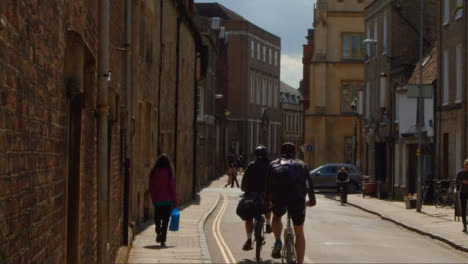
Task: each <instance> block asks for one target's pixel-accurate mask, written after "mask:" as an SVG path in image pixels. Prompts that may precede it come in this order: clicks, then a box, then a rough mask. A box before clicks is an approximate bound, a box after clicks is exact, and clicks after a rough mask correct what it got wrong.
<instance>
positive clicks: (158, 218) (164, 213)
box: [154, 205, 172, 243]
mask: <svg viewBox="0 0 468 264" xmlns="http://www.w3.org/2000/svg"><path fill="white" fill-rule="evenodd" d="M171 212H172V205H163V206H154V224H155V225H156V235H158V236H159V238H160V239H161V243H163V242H164V243H165V242H166V237H167V227H168V226H169V218H170V217H171Z"/></svg>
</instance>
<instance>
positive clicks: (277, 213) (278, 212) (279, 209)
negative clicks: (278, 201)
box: [271, 205, 286, 240]
mask: <svg viewBox="0 0 468 264" xmlns="http://www.w3.org/2000/svg"><path fill="white" fill-rule="evenodd" d="M271 210H272V212H273V221H272V222H271V228H272V229H273V234H274V235H275V239H276V240H281V231H283V223H282V222H281V218H282V217H283V215H284V214H285V213H286V207H284V206H280V205H273V206H272V209H271Z"/></svg>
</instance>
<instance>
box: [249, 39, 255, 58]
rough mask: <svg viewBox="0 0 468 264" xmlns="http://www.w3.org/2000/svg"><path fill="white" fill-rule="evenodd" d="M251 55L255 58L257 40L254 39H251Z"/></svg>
mask: <svg viewBox="0 0 468 264" xmlns="http://www.w3.org/2000/svg"><path fill="white" fill-rule="evenodd" d="M250 56H251V57H252V58H255V42H254V41H253V40H251V41H250Z"/></svg>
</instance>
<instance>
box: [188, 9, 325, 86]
mask: <svg viewBox="0 0 468 264" xmlns="http://www.w3.org/2000/svg"><path fill="white" fill-rule="evenodd" d="M315 1H316V0H218V1H214V0H195V2H196V3H209V2H218V3H220V4H222V5H223V6H225V7H227V8H229V9H231V10H232V11H234V12H236V13H237V14H239V15H241V16H243V17H244V18H245V19H247V20H249V21H250V22H252V23H254V24H255V25H257V26H259V27H261V28H263V29H265V30H266V31H268V32H270V33H273V34H275V35H277V36H278V37H280V38H281V49H282V51H281V81H283V82H285V83H286V84H289V85H290V86H292V87H294V88H299V82H300V81H301V79H302V45H303V44H305V43H306V41H307V40H306V38H305V36H306V35H307V29H309V28H312V22H313V16H314V4H315Z"/></svg>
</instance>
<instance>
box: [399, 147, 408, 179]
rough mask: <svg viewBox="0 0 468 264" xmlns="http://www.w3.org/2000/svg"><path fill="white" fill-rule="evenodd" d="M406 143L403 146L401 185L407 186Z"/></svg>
mask: <svg viewBox="0 0 468 264" xmlns="http://www.w3.org/2000/svg"><path fill="white" fill-rule="evenodd" d="M406 148H407V147H406V144H403V145H402V147H401V152H402V153H401V185H400V187H402V188H405V187H406V173H407V165H408V161H407V160H406Z"/></svg>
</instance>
